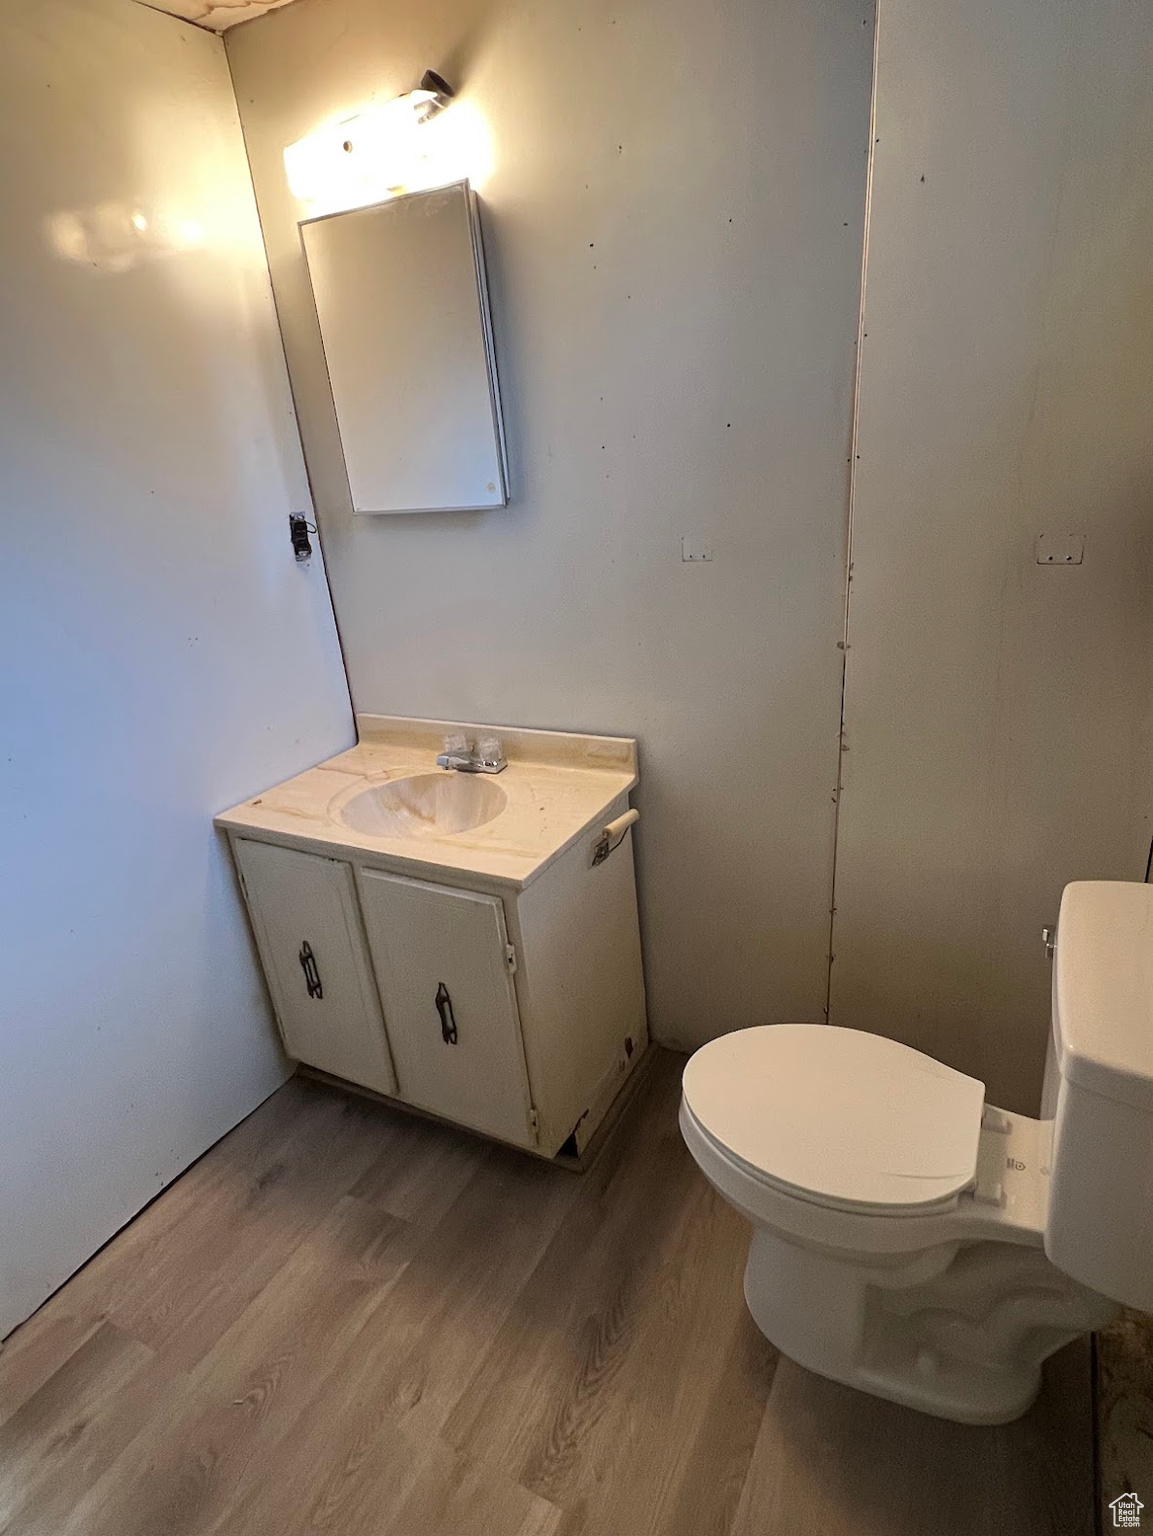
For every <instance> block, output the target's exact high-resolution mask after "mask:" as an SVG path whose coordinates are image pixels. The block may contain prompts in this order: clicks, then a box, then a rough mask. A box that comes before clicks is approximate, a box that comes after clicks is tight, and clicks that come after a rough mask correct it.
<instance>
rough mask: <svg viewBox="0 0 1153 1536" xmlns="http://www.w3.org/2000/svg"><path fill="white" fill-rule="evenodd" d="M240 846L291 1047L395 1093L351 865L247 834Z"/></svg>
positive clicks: (318, 1063)
mask: <svg viewBox="0 0 1153 1536" xmlns="http://www.w3.org/2000/svg"><path fill="white" fill-rule="evenodd" d="M235 849H236V862H237V864H238V866H239V868H240V873H241V879H242V881H243V884H244V892H245V896H246V897H247V899H248V908H249V911H250V912H251V914H252V923H253V928H254V929H255V932H256V942H257V945H258V946H259V948H260V954H261V959H262V960H263V962H264V971H265V975H266V976H267V978H268V986H269V991H270V992H271V994H272V1004H273V1007H274V1008H275V1010H276V1016H277V1020H278V1021H279V1024H280V1032H281V1035H282V1036H283V1037H284V1047H285V1050H287V1052H288V1054H289V1055H290V1056H294V1057H296V1058H297V1060H299V1061H304V1062H307V1063H308V1064H309V1065H310V1066H313V1067H320V1068H321V1069H322V1070H323V1071H325V1072H332V1073H334V1074H335V1075H336V1076H337V1077H343V1078H346V1079H347V1080H348V1081H349V1082H352V1083H362V1084H364V1086H365V1087H368V1088H375V1089H376V1090H377V1091H378V1092H379V1093H388V1094H395V1093H396V1078H395V1076H394V1075H393V1071H392V1063H391V1061H390V1059H389V1052H388V1040H387V1038H386V1036H385V1032H384V1024H383V1021H382V1019H381V1016H380V1003H379V1000H378V998H377V995H376V988H375V986H374V983H373V979H372V973H371V968H370V966H369V963H368V956H367V954H366V952H365V947H364V935H363V933H362V930H361V925H360V917H359V913H358V911H357V904H356V887H355V884H354V881H353V875H352V870H351V868H350V867H349V865H347V864H344V863H340V862H338V861H337V860H335V859H326V858H322V857H321V856H320V855H318V854H314V853H301V852H298V851H297V850H296V849H293V848H281V847H278V846H275V845H273V844H271V843H256V842H250V841H249V840H248V839H247V838H237V839H236V842H235Z"/></svg>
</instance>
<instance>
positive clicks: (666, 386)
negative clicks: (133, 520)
mask: <svg viewBox="0 0 1153 1536" xmlns="http://www.w3.org/2000/svg"><path fill="white" fill-rule="evenodd" d="M872 30H873V29H872V7H871V4H870V3H869V0H722V3H721V4H719V5H710V6H701V5H699V4H696V3H693V0H634V3H632V4H630V5H628V6H616V5H613V4H609V3H607V0H581V3H579V4H576V5H574V4H572V3H571V0H542V3H537V4H527V3H523V0H430V3H429V4H425V5H420V6H414V5H413V4H411V3H410V0H298V3H296V4H294V5H291V6H289V7H287V8H286V9H284V10H282V11H278V12H275V13H273V14H272V15H269V16H267V17H264V18H262V19H260V20H258V21H255V22H252V23H250V24H247V25H245V26H242V27H238V28H236V29H234V30H233V31H232V32H231V33H230V34H229V36H228V42H227V46H228V57H229V62H230V65H231V68H232V74H233V80H234V83H235V86H236V92H237V100H238V102H239V106H240V113H241V120H242V122H243V125H244V131H245V137H246V141H247V145H248V151H249V157H250V162H251V166H252V171H253V177H254V181H255V185H256V191H257V198H258V202H259V205H260V210H261V217H262V222H263V226H264V232H265V239H266V243H267V247H268V254H269V262H270V266H271V269H272V277H273V284H274V288H275V291H276V297H277V305H278V309H279V313H280V318H281V324H282V328H283V332H284V336H285V342H286V347H287V352H288V359H289V366H290V370H291V373H292V379H293V388H294V392H295V395H296V400H297V404H298V407H299V410H300V416H301V427H302V433H303V437H304V444H305V449H306V453H307V456H308V462H309V469H310V473H311V478H312V483H313V487H314V490H315V493H316V497H317V503H318V514H319V519H320V522H321V528H322V532H323V534H324V537H325V547H326V550H327V552H328V557H329V565H330V570H331V574H332V580H333V591H334V599H335V603H336V610H337V615H338V618H339V622H340V626H341V634H342V637H343V640H344V645H345V653H346V658H347V662H348V668H349V675H350V679H351V684H352V692H353V698H354V701H355V703H356V706H357V707H358V708H359V709H361V710H366V711H372V710H375V711H381V712H385V713H397V714H414V715H432V716H442V717H448V718H457V719H474V720H490V721H505V722H512V723H517V724H523V725H534V726H555V727H566V728H572V729H577V730H592V731H605V732H622V733H628V734H635V735H636V736H637V737H639V738H640V742H641V750H642V764H641V773H642V785H641V790H640V793H639V797H638V799H639V804H640V805H641V808H642V815H643V820H642V822H641V827H640V832H639V837H638V845H639V853H640V877H641V881H642V906H643V919H644V937H645V946H646V964H647V977H648V984H649V999H650V1010H651V1015H652V1022H653V1025H654V1029H655V1032H656V1034H657V1036H658V1037H659V1038H660V1039H662V1040H665V1041H670V1042H679V1043H682V1044H695V1043H698V1042H700V1041H703V1040H704V1039H706V1038H708V1037H709V1036H711V1035H714V1034H717V1033H719V1032H721V1031H723V1030H725V1029H729V1028H733V1027H735V1026H737V1025H742V1024H751V1023H756V1022H764V1021H769V1020H780V1019H797V1018H802V1019H803V1018H820V1017H821V1010H822V1007H823V1005H824V1001H825V986H826V953H827V937H828V909H829V892H830V865H831V855H832V793H833V788H834V783H835V776H836V741H837V731H838V726H839V710H840V682H841V656H840V652H839V651H838V650H837V641H838V640H839V638H840V634H841V607H842V583H843V560H844V531H845V517H846V504H847V490H846V482H847V455H848V440H849V423H850V404H851V399H850V397H851V384H852V370H853V358H854V344H855V335H856V322H857V312H858V304H859V278H860V252H861V231H862V220H863V205H864V173H865V151H866V145H867V136H868V106H869V90H870V78H871V63H872ZM427 66H433V67H436V68H439V69H442V70H443V71H444V72H446V73H447V74H448V75H449V76H450V77H452V79H453V80H454V82H455V83H457V84H459V85H460V86H461V88H462V100H467V101H468V102H469V103H471V104H472V106H473V107H476V108H478V109H479V111H480V112H481V113H482V114H483V116H484V118H485V119H486V120H487V122H488V125H489V127H490V129H491V132H492V136H493V148H494V169H493V172H492V174H491V176H490V177H489V178H488V179H487V181H486V182H485V184H484V186H483V188H482V198H483V216H484V224H485V239H486V250H487V256H488V265H489V273H490V281H491V287H492V297H493V312H494V322H495V329H496V343H497V352H498V361H499V367H500V375H501V380H502V386H503V397H504V407H505V419H506V422H507V424H508V428H509V446H510V450H511V461H512V474H513V482H514V496H513V505H512V506H511V507H510V508H509V509H508V510H506V511H499V512H492V513H486V514H461V513H451V514H435V515H424V516H417V517H413V516H408V517H388V518H359V519H355V520H354V517H353V515H352V512H351V509H350V506H349V501H348V491H347V487H346V483H345V477H344V470H343V465H342V461H341V458H340V450H339V441H338V438H337V433H336V428H335V423H334V420H333V415H332V406H331V401H330V397H329V395H328V389H327V381H326V378H325V374H324V367H323V357H322V353H321V349H320V342H319V336H318V334H317V330H316V321H315V316H314V313H313V309H312V302H311V296H310V293H309V289H308V285H307V277H306V273H305V268H304V263H303V261H302V259H301V255H300V248H299V243H298V237H297V229H296V221H297V219H298V217H301V216H304V215H305V214H306V213H307V211H308V210H307V208H305V207H304V206H302V205H301V206H298V205H297V204H295V203H294V201H293V200H292V198H291V196H290V194H289V192H288V188H287V185H286V182H285V176H284V168H283V164H282V161H281V153H282V150H283V148H284V146H285V145H286V144H288V143H291V142H293V141H294V140H296V139H297V138H299V137H301V136H302V135H303V134H305V133H307V132H309V131H311V130H312V129H314V128H316V127H317V126H319V125H320V124H321V123H323V122H326V121H328V120H330V119H334V118H338V117H340V116H342V115H347V114H348V113H350V112H352V111H353V110H355V109H357V108H358V107H360V106H362V105H364V104H365V103H366V102H367V101H368V100H369V98H370V97H372V96H373V94H374V93H375V94H376V95H377V97H378V99H388V98H389V97H391V96H393V95H396V94H397V93H399V92H402V91H405V90H408V89H410V88H411V87H412V86H413V85H414V84H415V83H416V82H417V81H418V80H419V78H420V75H421V73H422V71H423V70H424V69H425V68H426V67H427ZM685 533H689V534H693V533H699V534H702V535H704V536H706V537H708V538H711V539H712V540H713V541H714V543H715V559H714V561H713V563H712V564H708V565H698V566H689V565H684V564H682V563H681V550H680V540H681V535H682V534H685Z"/></svg>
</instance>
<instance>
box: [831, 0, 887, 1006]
mask: <svg viewBox="0 0 1153 1536" xmlns="http://www.w3.org/2000/svg"><path fill="white" fill-rule="evenodd" d="M882 4H883V0H876V3H875V5H874V7H873V81H872V90H871V92H870V99H869V146H868V151H867V164H866V169H865V218H864V228H863V231H862V239H861V302H860V306H859V308H858V311H857V341H856V353H857V356H856V362H855V366H854V369H853V407H852V413H851V420H852V426H851V430H850V433H849V494H848V503H847V507H846V512H845V587H844V598H843V604H842V609H841V638H840V641H839V642H838V644H839V645H840V649H841V716H840V723H839V730H838V739H837V780H836V790H835V793H834V796H833V867H832V871H831V876H830V882H829V941H828V947H827V959H826V964H825V1009H824V1013H825V1023H826V1024H828V1023H830V1022H831V1010H832V1005H833V964H834V962H835V960H836V922H837V876H838V874H839V864H840V852H841V801H842V798H843V796H844V790H845V785H844V774H843V768H844V757H845V753H846V752H847V751H848V750H849V749H848V746H847V745H846V743H845V703H846V698H847V694H848V677H849V623H850V614H851V607H852V591H853V531H854V523H855V518H856V505H857V466H858V464H859V462H860V457H861V455H860V453H859V452H858V448H859V445H860V431H861V375H862V370H863V367H864V350H865V345H864V344H865V304H866V297H867V284H868V276H869V224H870V220H871V217H872V210H873V172H874V166H875V162H876V154H877V145H878V143H879V142H880V140H879V139H878V137H877V74H878V67H879V62H880V38H881V8H882Z"/></svg>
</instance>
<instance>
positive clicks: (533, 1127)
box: [528, 1104, 540, 1141]
mask: <svg viewBox="0 0 1153 1536" xmlns="http://www.w3.org/2000/svg"><path fill="white" fill-rule="evenodd" d="M528 1128H529V1130H530V1131H531V1132H532V1139H533V1140H534V1141H539V1140H540V1116H539V1115H538V1114H537V1112H536V1105H535V1104H530V1105H529V1107H528Z"/></svg>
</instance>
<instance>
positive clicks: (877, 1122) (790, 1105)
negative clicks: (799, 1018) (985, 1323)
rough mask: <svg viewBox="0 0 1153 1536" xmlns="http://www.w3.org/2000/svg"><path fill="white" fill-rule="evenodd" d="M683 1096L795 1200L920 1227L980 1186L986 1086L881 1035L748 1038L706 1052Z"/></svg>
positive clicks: (714, 1132)
mask: <svg viewBox="0 0 1153 1536" xmlns="http://www.w3.org/2000/svg"><path fill="white" fill-rule="evenodd" d="M683 1094H684V1102H685V1106H686V1107H687V1109H688V1110H689V1111H690V1112H691V1115H692V1118H693V1121H694V1122H695V1123H696V1125H697V1127H699V1129H700V1130H701V1131H702V1132H703V1133H704V1134H705V1135H706V1136H707V1137H708V1138H709V1139H710V1140H711V1141H712V1142H714V1143H715V1144H716V1146H717V1147H718V1148H719V1149H720V1150H721V1151H722V1152H723V1153H724V1154H726V1156H727V1158H728V1159H731V1160H734V1161H735V1162H736V1163H737V1164H739V1165H742V1166H743V1167H744V1168H745V1169H746V1170H747V1171H748V1172H749V1174H750V1175H751V1176H752V1177H753V1178H754V1179H756V1180H757V1181H759V1182H763V1183H765V1184H767V1185H768V1186H770V1187H771V1188H774V1189H775V1190H777V1191H778V1192H779V1193H781V1194H785V1195H788V1196H791V1197H792V1198H793V1199H797V1200H803V1201H807V1202H811V1203H813V1204H815V1205H821V1206H827V1207H832V1208H834V1209H837V1210H841V1211H846V1212H855V1213H857V1214H860V1215H873V1216H905V1215H908V1216H916V1215H922V1214H925V1213H927V1212H931V1211H934V1210H939V1209H941V1208H942V1207H943V1206H944V1207H947V1206H948V1205H950V1204H952V1203H954V1201H955V1197H956V1196H957V1195H958V1194H959V1192H960V1191H961V1190H963V1189H965V1188H966V1187H967V1186H968V1185H970V1184H972V1183H973V1181H974V1179H975V1176H976V1169H977V1147H978V1141H979V1138H980V1134H981V1114H982V1109H983V1107H984V1102H985V1087H984V1084H983V1083H981V1082H978V1081H977V1079H976V1078H972V1077H967V1076H966V1075H965V1074H964V1073H962V1072H957V1071H954V1070H953V1068H951V1067H947V1066H945V1065H943V1064H942V1063H941V1062H939V1061H935V1060H934V1059H933V1058H932V1057H931V1056H925V1055H924V1054H922V1052H920V1051H916V1050H913V1049H912V1048H911V1047H910V1046H907V1045H902V1044H900V1043H899V1042H898V1041H895V1040H889V1039H886V1038H885V1037H883V1036H881V1035H872V1034H866V1033H864V1032H862V1031H860V1030H853V1029H840V1028H837V1027H835V1026H833V1025H824V1024H770V1025H761V1026H758V1027H755V1028H752V1029H743V1030H738V1031H735V1032H734V1033H732V1034H728V1035H722V1036H720V1037H719V1038H718V1039H716V1040H714V1041H712V1042H710V1044H708V1045H706V1046H704V1047H703V1048H702V1049H701V1050H699V1051H697V1052H696V1054H695V1055H694V1056H693V1057H692V1058H691V1059H690V1061H689V1063H688V1065H687V1066H686V1068H685V1073H684V1079H683Z"/></svg>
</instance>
